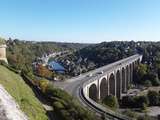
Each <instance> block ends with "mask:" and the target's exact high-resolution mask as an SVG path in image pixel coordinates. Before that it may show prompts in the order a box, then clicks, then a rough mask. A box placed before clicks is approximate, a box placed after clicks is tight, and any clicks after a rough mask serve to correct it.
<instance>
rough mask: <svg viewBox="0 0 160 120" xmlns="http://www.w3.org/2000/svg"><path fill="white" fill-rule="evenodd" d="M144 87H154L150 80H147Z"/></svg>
mask: <svg viewBox="0 0 160 120" xmlns="http://www.w3.org/2000/svg"><path fill="white" fill-rule="evenodd" d="M144 85H145V86H146V87H151V86H152V82H151V81H150V80H145V81H144Z"/></svg>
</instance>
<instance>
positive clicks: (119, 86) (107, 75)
mask: <svg viewBox="0 0 160 120" xmlns="http://www.w3.org/2000/svg"><path fill="white" fill-rule="evenodd" d="M141 61H142V55H139V54H136V55H133V56H130V57H128V58H124V59H122V60H119V61H117V62H114V63H111V64H109V65H106V66H103V67H100V68H98V69H95V70H92V71H90V72H88V73H85V74H82V75H80V76H78V77H74V78H71V79H69V80H66V81H64V82H56V83H55V85H56V86H58V87H60V88H62V89H64V90H66V91H67V92H69V93H70V94H71V95H73V96H75V97H77V98H78V99H79V101H80V103H81V104H82V105H84V106H85V107H87V108H89V109H91V110H92V111H94V112H96V113H97V114H107V115H108V116H111V117H112V118H113V119H114V118H117V119H122V120H130V119H129V118H126V117H125V116H123V115H121V114H118V113H115V112H113V111H111V110H109V109H107V108H106V107H104V106H102V105H100V104H98V103H97V102H96V101H97V100H100V99H103V98H104V97H106V96H107V95H114V96H116V97H117V98H118V99H121V98H122V96H123V94H125V93H126V92H127V90H128V89H129V86H130V83H131V82H132V81H133V70H134V69H135V68H136V66H137V65H138V64H139V63H140V62H141Z"/></svg>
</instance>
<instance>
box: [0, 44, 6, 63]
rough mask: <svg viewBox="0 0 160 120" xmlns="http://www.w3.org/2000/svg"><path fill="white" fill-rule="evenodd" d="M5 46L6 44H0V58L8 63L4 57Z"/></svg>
mask: <svg viewBox="0 0 160 120" xmlns="http://www.w3.org/2000/svg"><path fill="white" fill-rule="evenodd" d="M6 48H7V46H6V44H0V60H3V61H5V62H6V63H8V61H7V57H6Z"/></svg>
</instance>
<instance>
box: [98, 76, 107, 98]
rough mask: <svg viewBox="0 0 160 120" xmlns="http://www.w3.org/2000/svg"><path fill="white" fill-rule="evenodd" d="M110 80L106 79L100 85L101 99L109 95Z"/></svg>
mask: <svg viewBox="0 0 160 120" xmlns="http://www.w3.org/2000/svg"><path fill="white" fill-rule="evenodd" d="M108 90H109V89H108V80H107V79H106V78H105V77H104V78H103V79H102V80H101V83H100V99H104V98H105V97H106V96H107V95H108Z"/></svg>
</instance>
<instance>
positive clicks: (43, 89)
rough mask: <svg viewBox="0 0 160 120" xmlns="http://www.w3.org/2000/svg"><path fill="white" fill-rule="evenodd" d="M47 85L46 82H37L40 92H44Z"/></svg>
mask: <svg viewBox="0 0 160 120" xmlns="http://www.w3.org/2000/svg"><path fill="white" fill-rule="evenodd" d="M48 85H49V81H48V80H45V79H43V80H39V87H40V88H41V90H42V92H45V91H46V89H47V87H48Z"/></svg>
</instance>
